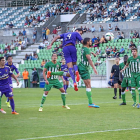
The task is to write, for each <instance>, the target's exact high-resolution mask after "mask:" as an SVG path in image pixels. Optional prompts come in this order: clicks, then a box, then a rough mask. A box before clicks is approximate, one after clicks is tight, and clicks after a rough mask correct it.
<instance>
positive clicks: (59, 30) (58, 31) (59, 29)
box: [57, 26, 61, 34]
mask: <svg viewBox="0 0 140 140" xmlns="http://www.w3.org/2000/svg"><path fill="white" fill-rule="evenodd" d="M57 34H61V26H59V27H58V29H57Z"/></svg>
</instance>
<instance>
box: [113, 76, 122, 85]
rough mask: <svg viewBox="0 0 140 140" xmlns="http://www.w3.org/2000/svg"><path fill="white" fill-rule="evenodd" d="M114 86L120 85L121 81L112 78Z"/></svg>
mask: <svg viewBox="0 0 140 140" xmlns="http://www.w3.org/2000/svg"><path fill="white" fill-rule="evenodd" d="M114 84H119V85H121V81H120V80H119V78H116V77H114Z"/></svg>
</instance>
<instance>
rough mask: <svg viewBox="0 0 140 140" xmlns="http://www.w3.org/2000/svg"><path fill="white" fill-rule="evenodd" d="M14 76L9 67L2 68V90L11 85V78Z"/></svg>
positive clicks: (0, 84)
mask: <svg viewBox="0 0 140 140" xmlns="http://www.w3.org/2000/svg"><path fill="white" fill-rule="evenodd" d="M12 74H13V73H12V71H11V70H10V68H9V67H8V66H5V67H4V68H0V90H1V88H3V87H4V86H5V85H9V77H11V75H12Z"/></svg>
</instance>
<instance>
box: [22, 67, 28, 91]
mask: <svg viewBox="0 0 140 140" xmlns="http://www.w3.org/2000/svg"><path fill="white" fill-rule="evenodd" d="M22 76H23V79H24V85H25V88H28V79H29V78H28V76H29V72H28V71H27V70H26V69H24V71H23V73H22Z"/></svg>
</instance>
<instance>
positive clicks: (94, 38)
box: [92, 36, 97, 44]
mask: <svg viewBox="0 0 140 140" xmlns="http://www.w3.org/2000/svg"><path fill="white" fill-rule="evenodd" d="M95 40H97V38H96V37H95V36H94V37H93V38H92V43H93V44H94V41H95Z"/></svg>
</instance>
